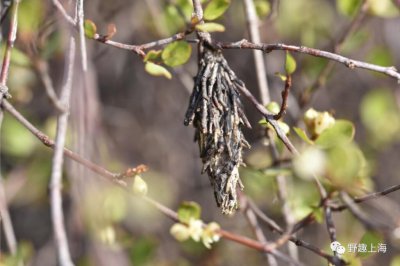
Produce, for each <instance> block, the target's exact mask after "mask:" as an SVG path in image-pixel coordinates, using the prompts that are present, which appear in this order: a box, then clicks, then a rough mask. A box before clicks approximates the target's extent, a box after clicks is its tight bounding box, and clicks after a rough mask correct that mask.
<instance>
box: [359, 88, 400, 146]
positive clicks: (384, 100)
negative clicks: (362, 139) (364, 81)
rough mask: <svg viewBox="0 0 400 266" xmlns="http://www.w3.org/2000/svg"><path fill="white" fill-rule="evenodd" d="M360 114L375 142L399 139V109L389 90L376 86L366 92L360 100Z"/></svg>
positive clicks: (380, 142)
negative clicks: (376, 87)
mask: <svg viewBox="0 0 400 266" xmlns="http://www.w3.org/2000/svg"><path fill="white" fill-rule="evenodd" d="M360 114H361V121H362V122H363V124H364V126H365V127H366V128H367V130H368V132H369V135H370V138H371V139H372V140H373V141H374V142H376V144H378V145H379V144H382V143H389V142H391V141H393V140H395V139H399V133H400V111H399V108H398V107H397V105H396V102H395V98H394V95H393V94H392V93H391V92H390V91H389V90H386V89H382V88H378V89H374V90H371V91H370V92H368V93H367V94H366V95H365V96H364V98H363V99H362V101H361V105H360ZM383 118H384V119H383Z"/></svg>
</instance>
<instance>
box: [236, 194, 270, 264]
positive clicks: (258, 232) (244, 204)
mask: <svg viewBox="0 0 400 266" xmlns="http://www.w3.org/2000/svg"><path fill="white" fill-rule="evenodd" d="M239 196H240V201H241V203H240V206H241V209H242V210H243V212H244V214H245V216H246V218H247V221H248V222H249V224H250V226H251V228H252V229H253V232H254V235H255V236H256V238H257V239H258V241H260V242H261V243H263V244H268V241H267V238H266V237H265V235H264V233H263V231H262V229H261V227H260V225H259V223H258V220H257V216H256V214H255V213H254V211H253V210H252V209H251V208H249V203H248V199H247V197H246V196H245V195H244V194H243V193H239ZM265 255H266V258H267V260H268V265H270V266H274V265H278V262H277V261H276V259H275V257H273V256H271V254H268V253H265Z"/></svg>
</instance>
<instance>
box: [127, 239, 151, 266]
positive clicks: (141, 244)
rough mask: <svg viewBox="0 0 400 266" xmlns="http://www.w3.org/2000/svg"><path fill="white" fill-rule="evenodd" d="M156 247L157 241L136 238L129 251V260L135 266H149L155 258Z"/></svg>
mask: <svg viewBox="0 0 400 266" xmlns="http://www.w3.org/2000/svg"><path fill="white" fill-rule="evenodd" d="M156 247H157V246H156V241H155V240H154V239H153V238H151V237H142V238H139V239H136V238H135V240H134V242H133V245H131V248H130V249H129V258H130V260H131V261H132V263H133V265H147V263H148V262H149V261H151V259H152V258H153V256H154V253H155V251H156Z"/></svg>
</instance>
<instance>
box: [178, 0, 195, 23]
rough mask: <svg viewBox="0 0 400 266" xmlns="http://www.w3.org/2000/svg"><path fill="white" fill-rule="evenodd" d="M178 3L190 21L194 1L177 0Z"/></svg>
mask: <svg viewBox="0 0 400 266" xmlns="http://www.w3.org/2000/svg"><path fill="white" fill-rule="evenodd" d="M176 4H177V5H178V6H179V8H180V9H181V10H182V12H183V14H184V15H185V19H186V20H187V21H190V18H191V15H192V12H193V3H192V1H191V0H177V1H176Z"/></svg>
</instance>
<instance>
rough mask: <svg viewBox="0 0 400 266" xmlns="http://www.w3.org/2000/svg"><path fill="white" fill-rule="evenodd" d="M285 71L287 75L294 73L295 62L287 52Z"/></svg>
mask: <svg viewBox="0 0 400 266" xmlns="http://www.w3.org/2000/svg"><path fill="white" fill-rule="evenodd" d="M285 70H286V73H287V74H289V75H291V74H293V72H294V71H296V61H295V60H294V58H293V56H292V55H291V54H290V53H289V52H286V62H285Z"/></svg>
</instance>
